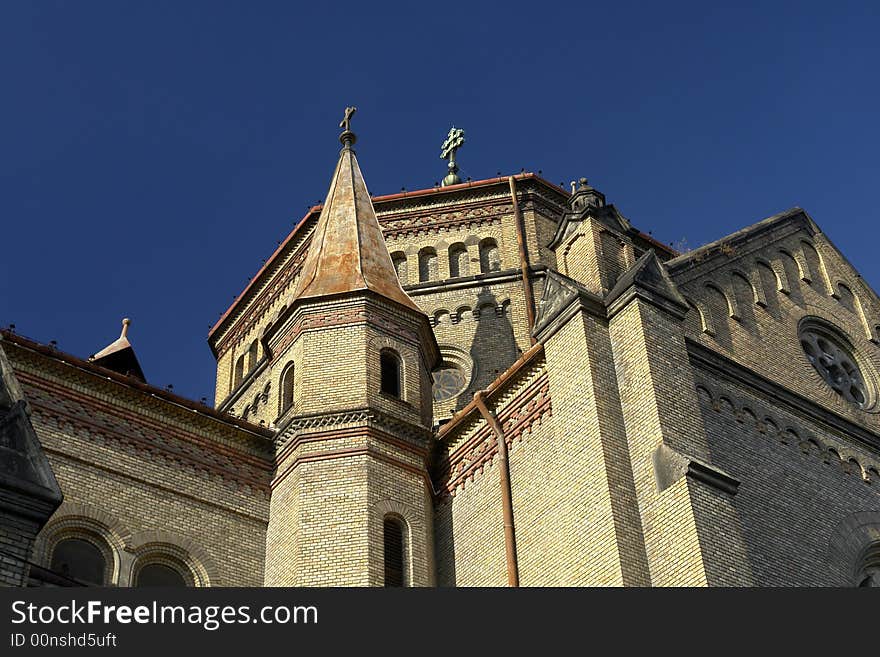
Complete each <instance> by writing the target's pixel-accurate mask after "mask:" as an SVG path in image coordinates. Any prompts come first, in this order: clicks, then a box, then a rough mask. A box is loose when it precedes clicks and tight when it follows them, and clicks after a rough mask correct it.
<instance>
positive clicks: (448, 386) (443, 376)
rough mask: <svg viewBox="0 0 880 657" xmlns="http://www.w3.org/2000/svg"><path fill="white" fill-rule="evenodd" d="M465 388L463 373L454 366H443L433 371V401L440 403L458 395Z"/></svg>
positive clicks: (465, 381)
mask: <svg viewBox="0 0 880 657" xmlns="http://www.w3.org/2000/svg"><path fill="white" fill-rule="evenodd" d="M466 387H467V379H466V378H465V375H464V372H462V371H461V370H460V369H459V368H457V367H455V366H454V365H446V364H444V365H443V366H442V367H441V368H440V369H439V370H435V371H434V401H438V402H442V401H446V400H447V399H452V398H453V397H455V396H457V395H458V394H460V393H461V392H462V391H463V390H464V389H465V388H466Z"/></svg>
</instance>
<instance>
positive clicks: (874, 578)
mask: <svg viewBox="0 0 880 657" xmlns="http://www.w3.org/2000/svg"><path fill="white" fill-rule="evenodd" d="M861 562H862V567H861V568H859V573H858V575H857V577H856V586H859V587H864V588H875V587H876V588H880V543H874V544H873V545H870V546H868V548H867V549H866V550H865V551H864V553H863V555H862V559H861Z"/></svg>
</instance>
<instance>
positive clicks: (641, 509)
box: [0, 108, 880, 587]
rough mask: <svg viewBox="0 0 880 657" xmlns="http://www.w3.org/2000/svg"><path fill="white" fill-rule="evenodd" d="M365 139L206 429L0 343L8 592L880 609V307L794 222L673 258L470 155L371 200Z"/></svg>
mask: <svg viewBox="0 0 880 657" xmlns="http://www.w3.org/2000/svg"><path fill="white" fill-rule="evenodd" d="M353 114H354V108H348V109H347V110H346V114H345V119H344V120H343V122H342V123H341V124H340V127H341V128H343V132H342V135H341V137H340V141H341V143H342V150H341V152H340V155H339V161H338V164H337V166H336V170H335V172H333V174H332V176H331V178H330V182H329V190H328V192H327V196H326V200H325V202H324V203H323V204H321V205H317V206H315V207H313V208H311V209H310V210H309V212H308V213H307V214H306V216H305V217H303V219H302V220H301V221H300V222H299V223H298V224H297V225H296V227H295V228H294V229H293V230H292V231H291V232H290V234H289V235H288V236H287V238H286V239H285V240H284V241H283V242H282V243H281V244H280V246H278V248H277V249H276V250H275V252H274V253H273V254H272V255H271V257H270V258H269V259H268V260H267V262H266V263H265V265H264V266H263V267H262V268H261V269H260V270H259V272H258V273H257V274H256V276H255V277H254V278H253V279H252V280H251V282H250V284H249V285H248V286H247V287H246V288H245V289H244V290H243V291H241V293H240V294H239V295H238V297H237V298H236V300H235V301H234V302H233V304H232V305H231V306H230V307H229V308H228V310H226V312H225V313H224V314H223V315H222V316H221V317H220V319H219V321H217V323H216V324H215V325H214V326H213V328H212V329H211V330H210V333H209V335H208V344H209V346H210V348H211V350H212V352H213V354H214V356H215V358H216V362H217V376H216V392H215V399H214V404H213V407H212V406H209V405H207V404H205V403H200V402H196V401H192V400H189V399H185V398H183V397H181V396H178V395H176V394H174V393H173V392H171V391H169V390H166V389H163V388H161V387H156V386H154V385H151V384H150V383H148V382H147V381H146V380H145V377H144V374H143V370H142V368H141V365H140V363H139V362H138V359H137V356H136V354H135V348H134V346H133V343H136V341H137V340H136V328H137V325H136V323H135V324H134V325H133V326H132V327H129V322H128V320H125V322H124V323H123V328H122V333H121V335H120V337H119V339H118V340H116V341H115V342H113V343H112V344H110V345H108V346H107V347H106V348H104V349H102V350H100V351H98V353H96V354H95V355H94V356H92V357H89V358H85V357H83V356H82V355H73V354H68V353H64V352H62V351H60V350H59V349H57V347H56V346H55V345H54V344H48V345H47V344H40V343H38V342H36V341H34V340H31V339H29V338H27V337H24V336H22V335H19V334H18V333H17V332H16V331H15V330H13V329H12V328H8V329H3V330H2V332H0V337H2V339H0V583H2V584H5V585H11V586H77V585H86V586H154V585H166V586H169V585H170V586H175V585H176V586H298V587H300V586H305V587H309V586H425V587H428V586H444V587H448V586H492V587H494V586H880V299H878V297H877V294H876V293H875V292H874V291H873V290H872V289H871V288H870V287H869V286H868V285H867V283H866V282H865V281H864V280H863V279H862V277H861V276H860V275H859V274H858V272H857V271H856V270H855V269H854V268H853V266H852V265H851V264H850V263H849V262H848V261H847V259H846V257H845V256H844V255H843V254H842V253H840V251H838V249H837V248H836V247H835V246H834V244H833V243H832V242H831V241H830V240H829V239H828V237H827V236H826V235H825V234H824V233H823V232H822V231H821V229H820V228H819V226H818V225H817V224H816V223H815V222H814V221H813V219H812V218H811V217H810V216H809V215H808V214H807V213H806V212H805V211H804V210H802V209H800V208H792V209H790V210H787V211H785V212H782V213H780V214H777V215H775V216H772V217H769V218H767V219H764V220H762V221H758V222H757V223H752V224H751V225H749V226H748V227H746V228H743V229H742V230H740V231H738V232H736V233H733V234H732V235H728V236H727V237H724V238H722V239H720V240H718V241H716V242H713V243H711V244H707V245H705V246H702V247H700V248H698V249H695V250H692V251H688V252H685V253H678V252H676V251H674V250H673V249H672V248H670V247H668V246H665V245H663V244H661V243H659V242H657V241H656V240H654V239H653V238H652V237H651V236H650V235H648V234H646V233H643V232H641V231H639V230H637V229H636V228H634V227H633V225H632V224H631V223H630V221H629V220H628V219H627V218H626V217H625V216H624V215H623V214H622V213H621V211H620V210H618V208H617V207H615V205H613V204H611V203H609V202H608V201H607V200H606V198H605V196H604V194H602V192H601V191H599V190H598V189H595V188H594V187H592V186H591V185H590V184H589V183H588V181H587V180H586V179H583V178H582V179H580V181H579V182H578V183H572V185H571V189H563V188H561V187H559V186H557V185H555V184H552V183H550V182H548V181H546V180H544V179H543V178H542V177H541V176H540V175H536V174H533V173H520V174H516V175H512V176H499V177H496V178H489V179H485V180H478V181H471V180H467V181H462V180H461V179H460V178H459V176H458V165H457V164H456V162H455V157H456V151H457V149H458V148H459V147H460V146H461V145H462V143H463V141H464V133H463V131H461V130H457V129H453V130H451V131H450V133H449V137H448V139H447V141H446V143H445V144H444V147H443V155H442V156H443V157H444V158H445V159H447V160H448V172H449V173H448V175H447V176H446V178H445V179H444V180H443V182H442V184H438V185H435V186H433V187H431V188H428V189H423V190H419V191H410V192H402V193H398V194H392V195H387V196H372V195H371V194H370V192H369V191H368V188H367V185H366V182H365V177H364V174H363V173H362V171H361V169H360V166H359V164H358V159H357V157H356V155H355V142H356V137H355V134H354V133H353V132H352V128H351V122H352V121H351V120H352V115H353ZM743 223H744V224H746V223H749V221H748V220H746V221H744V222H743ZM129 334H131V335H129ZM96 346H97V345H96Z"/></svg>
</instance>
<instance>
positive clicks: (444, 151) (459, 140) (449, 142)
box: [440, 126, 464, 187]
mask: <svg viewBox="0 0 880 657" xmlns="http://www.w3.org/2000/svg"><path fill="white" fill-rule="evenodd" d="M463 145H464V130H462V129H461V128H456V127H455V126H452V127H451V128H450V129H449V134H448V135H446V141H444V142H443V146H441V147H440V159H443V160H449V164H448V167H449V173H447V174H446V177H445V178H444V179H443V187H447V186H449V185H457V184H458V183H460V182H461V178H459V177H458V164H456V163H455V154H456V152H457V151H458V149H459V148H461V147H462V146H463Z"/></svg>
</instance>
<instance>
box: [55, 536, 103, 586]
mask: <svg viewBox="0 0 880 657" xmlns="http://www.w3.org/2000/svg"><path fill="white" fill-rule="evenodd" d="M51 564H52V565H51V566H50V567H51V569H52V570H54V571H55V572H57V573H60V574H62V575H64V576H65V577H69V578H71V579H75V580H77V581H78V582H82V583H83V584H90V585H92V586H103V585H104V584H105V583H106V582H105V573H106V572H107V560H106V559H105V558H104V554H103V553H102V552H101V550H100V549H98V547H97V546H96V545H95V544H94V543H92V542H90V541H86V540H84V539H82V538H66V539H64V540H62V541H60V542H59V543H58V544H57V545H56V546H55V549H54V550H53V551H52V562H51Z"/></svg>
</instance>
